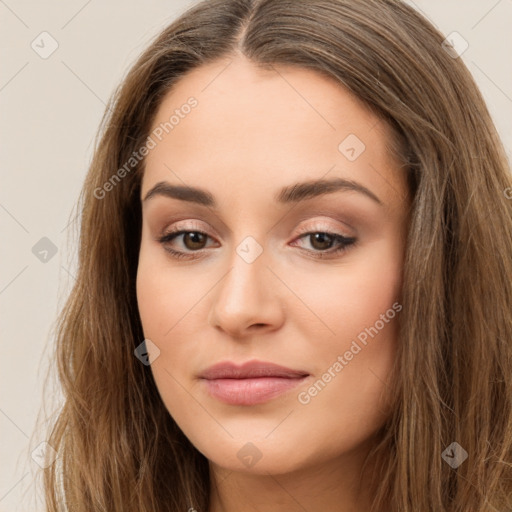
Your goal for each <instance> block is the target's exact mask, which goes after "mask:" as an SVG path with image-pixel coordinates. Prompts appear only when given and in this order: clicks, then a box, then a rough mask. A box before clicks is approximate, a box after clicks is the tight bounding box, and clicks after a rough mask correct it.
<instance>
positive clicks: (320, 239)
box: [158, 229, 357, 259]
mask: <svg viewBox="0 0 512 512" xmlns="http://www.w3.org/2000/svg"><path fill="white" fill-rule="evenodd" d="M179 239H181V248H180V249H175V248H173V247H171V245H172V244H175V243H176V241H177V240H179ZM209 239H211V237H210V236H209V235H208V234H206V233H204V232H203V231H199V230H194V229H189V230H185V229H175V230H173V231H170V232H168V233H165V234H164V235H162V236H161V237H159V238H158V242H159V243H161V244H162V246H163V247H164V249H165V250H166V251H167V252H168V253H170V254H171V256H172V257H173V258H176V259H184V258H187V259H196V258H199V257H201V255H202V254H201V253H202V251H203V249H205V248H206V247H207V243H208V240H209ZM303 239H305V240H307V241H309V243H310V245H311V247H312V249H304V248H303V249H302V250H303V251H305V252H307V253H308V254H309V255H311V256H312V257H314V258H329V257H335V256H337V255H340V254H342V253H344V252H345V251H347V250H348V248H349V247H350V246H353V245H355V244H356V242H357V239H356V238H355V237H347V236H344V235H342V234H340V233H332V232H329V231H309V232H305V233H303V234H301V236H300V237H299V238H298V240H303ZM293 245H296V243H294V244H292V246H293ZM194 253H198V254H194Z"/></svg>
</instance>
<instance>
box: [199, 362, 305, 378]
mask: <svg viewBox="0 0 512 512" xmlns="http://www.w3.org/2000/svg"><path fill="white" fill-rule="evenodd" d="M306 375H309V373H308V372H305V371H302V370H293V369H291V368H286V367H284V366H280V365H278V364H274V363H268V362H265V361H247V362H246V363H243V364H241V365H237V364H236V363H233V362H231V361H223V362H220V363H217V364H214V365H213V366H210V367H209V368H207V369H206V370H205V371H203V372H202V373H201V374H200V375H199V376H200V377H201V378H203V379H207V380H213V379H250V378H257V377H282V378H288V379H296V378H299V377H305V376H306Z"/></svg>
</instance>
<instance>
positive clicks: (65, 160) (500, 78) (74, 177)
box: [0, 0, 512, 512]
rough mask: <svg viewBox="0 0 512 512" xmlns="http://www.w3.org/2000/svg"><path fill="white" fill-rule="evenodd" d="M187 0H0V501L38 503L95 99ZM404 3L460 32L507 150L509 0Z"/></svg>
mask: <svg viewBox="0 0 512 512" xmlns="http://www.w3.org/2000/svg"><path fill="white" fill-rule="evenodd" d="M191 3H192V2H190V1H186V0H181V1H178V0H173V1H171V2H169V1H168V2H163V1H158V0H150V1H146V2H142V1H135V0H128V1H124V2H121V1H119V0H115V1H114V0H111V1H108V2H107V1H103V2H100V1H98V0H89V1H87V0H70V1H67V2H57V1H56V0H51V1H46V2H35V1H34V2H22V1H20V0H6V1H3V0H0V16H1V18H0V19H1V30H0V41H1V42H0V48H1V51H2V55H1V57H2V73H1V74H0V112H1V114H0V116H1V117H0V120H1V121H0V129H1V140H2V144H1V148H0V151H1V153H0V162H1V172H2V188H1V190H0V226H1V229H2V243H1V251H2V264H1V267H0V307H1V309H2V323H1V329H2V353H1V363H0V364H1V369H0V390H1V391H0V393H1V394H0V434H1V435H0V440H1V451H0V460H1V461H2V464H1V466H0V472H1V473H0V511H1V512H7V511H8V512H11V511H42V510H43V506H42V500H41V491H40V489H37V486H36V483H35V475H36V473H37V471H38V470H39V466H38V465H37V463H36V462H35V461H34V460H33V459H32V458H31V453H32V451H33V450H34V448H36V446H38V445H39V443H41V442H42V441H44V437H43V435H42V433H40V432H38V431H37V430H36V429H35V426H36V419H37V414H38V411H39V408H40V405H41V400H42V387H43V377H44V373H45V369H46V364H47V358H48V354H49V347H50V348H51V343H52V340H51V338H50V336H49V332H50V328H51V326H52V324H53V322H54V321H55V317H56V314H57V311H58V309H59V308H60V307H61V306H62V304H63V302H64V299H65V296H66V293H67V292H68V291H69V287H70V284H71V283H72V281H73V277H72V276H73V274H74V268H75V248H76V245H75V239H74V238H73V237H72V230H70V229H69V228H67V227H66V226H67V225H68V222H69V219H70V214H71V213H72V209H73V205H74V204H75V202H76V199H77V197H78V193H79V190H80V187H81V185H82V181H83V178H84V176H85V172H86V169H87V163H88V162H89V159H90V157H91V150H92V143H93V139H94V136H95V133H96V129H97V127H98V124H99V121H100V118H101V116H102V113H103V109H104V105H105V103H106V101H107V99H108V97H109V95H110V94H111V92H112V91H113V89H114V87H115V86H116V85H117V83H118V81H119V80H120V78H121V76H122V75H123V74H124V72H125V71H126V70H127V67H128V66H129V64H130V63H131V62H132V61H133V60H134V59H135V57H136V56H137V55H138V54H139V53H140V52H141V50H142V49H143V48H144V47H145V46H146V44H147V43H148V42H149V40H150V39H151V38H152V37H153V36H154V35H155V34H156V33H157V32H158V31H159V30H160V29H161V28H163V27H164V26H165V25H167V24H168V23H169V22H170V21H171V20H172V19H174V18H175V17H176V16H177V15H178V14H179V13H181V12H183V11H184V10H185V9H186V8H187V7H188V6H189V5H191ZM410 3H411V4H413V5H415V6H416V8H418V9H419V10H420V11H422V12H423V13H424V14H426V15H427V16H428V17H429V18H430V19H431V21H433V23H434V24H435V25H437V26H438V27H439V28H440V29H441V30H442V31H443V32H444V33H445V34H446V35H448V34H450V33H451V32H453V31H457V32H458V33H459V34H461V35H462V37H463V38H464V39H465V40H466V41H467V42H468V43H469V48H468V49H467V51H466V52H465V53H464V54H463V55H462V58H463V60H464V61H465V62H466V64H467V65H468V67H469V69H470V70H471V72H472V73H473V76H474V77H475V79H476V81H477V82H478V84H479V86H480V88H481V90H482V92H483V94H484V97H485V99H486V101H487V103H488V106H489V109H490V111H491V114H492V115H493V117H494V119H495V122H496V125H497V127H498V130H499V132H500V134H501V135H502V138H503V141H504V143H505V146H506V147H507V151H508V152H509V155H510V151H511V149H512V59H511V58H510V55H511V53H512V52H511V50H512V31H511V30H510V26H511V23H512V0H471V1H468V0H466V1H464V2H463V1H462V0H460V1H455V0H451V1H447V0H415V1H414V2H410ZM43 31H46V32H48V33H49V34H51V37H53V38H54V39H55V40H56V41H57V43H58V48H57V50H56V51H55V52H54V53H53V54H52V55H50V56H49V57H48V58H46V59H43V58H41V57H40V56H39V54H38V53H36V51H34V49H32V47H31V44H32V41H34V40H35V43H34V45H35V46H36V48H38V51H39V52H43V51H47V50H48V49H50V48H51V46H50V43H51V40H50V39H49V36H39V35H40V34H41V33H42V32H43ZM41 37H45V38H46V39H44V41H43V42H41ZM37 45H39V46H37ZM43 237H47V238H48V239H49V240H51V243H52V244H53V245H54V246H55V250H56V251H57V252H56V254H55V255H53V256H52V254H51V252H49V253H48V254H47V255H46V258H47V261H46V262H43V261H41V260H40V259H39V258H42V257H44V253H41V252H39V258H38V257H36V255H35V254H34V253H33V251H32V248H33V247H34V246H35V245H36V244H37V243H39V244H44V243H45V242H39V241H40V239H41V238H43ZM37 247H39V246H36V248H37ZM43 249H44V247H43V248H42V249H41V248H39V251H41V250H43ZM35 252H36V253H37V252H38V251H35ZM56 396H58V395H56ZM40 419H41V421H42V420H44V417H43V418H40ZM36 459H37V452H36Z"/></svg>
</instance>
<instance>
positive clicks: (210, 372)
mask: <svg viewBox="0 0 512 512" xmlns="http://www.w3.org/2000/svg"><path fill="white" fill-rule="evenodd" d="M308 377H309V373H308V372H305V371H302V370H294V369H291V368H286V367H284V366H280V365H276V364H274V363H267V362H262V361H249V362H247V363H244V364H242V365H236V364H235V363H232V362H230V361H228V362H223V363H219V364H216V365H214V366H211V367H210V368H208V369H207V370H205V371H204V372H203V373H201V375H200V379H201V381H202V382H203V383H204V385H205V387H206V390H207V392H208V393H209V394H210V396H212V397H213V398H215V399H217V400H220V401H221V402H224V403H226V404H230V405H256V404H261V403H264V402H268V401H270V400H272V399H273V398H276V397H278V396H280V395H282V394H284V393H286V392H287V391H290V390H291V389H293V388H295V387H296V386H298V385H300V384H301V383H303V382H304V381H305V380H306V379H307V378H308Z"/></svg>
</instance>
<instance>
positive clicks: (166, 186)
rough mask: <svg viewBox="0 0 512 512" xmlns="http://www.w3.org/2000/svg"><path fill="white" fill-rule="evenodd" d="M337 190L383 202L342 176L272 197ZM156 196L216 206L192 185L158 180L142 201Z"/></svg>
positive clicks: (293, 198)
mask: <svg viewBox="0 0 512 512" xmlns="http://www.w3.org/2000/svg"><path fill="white" fill-rule="evenodd" d="M338 191H354V192H359V193H361V194H364V195H365V196H367V197H369V198H370V199H372V200H373V201H375V202H376V203H377V204H379V205H382V204H383V203H382V201H381V200H380V199H379V198H378V197H377V196H376V195H375V194H374V193H373V192H372V191H371V190H369V189H368V188H366V187H365V186H364V185H361V184H360V183H358V182H357V181H353V180H347V179H344V178H334V179H331V180H324V179H320V180H311V181H304V182H301V183H295V184H293V185H288V186H286V187H283V188H282V189H281V190H280V191H279V192H278V193H277V194H276V195H275V196H274V199H275V201H276V202H278V203H281V204H289V203H297V202H299V201H303V200H305V199H311V198H313V197H318V196H321V195H324V194H332V193H334V192H338ZM157 196H163V197H168V198H172V199H179V200H181V201H187V202H190V203H197V204H200V205H203V206H208V207H211V208H217V202H216V200H215V198H214V196H213V195H212V194H211V193H210V192H208V191H207V190H204V189H202V188H198V187H192V186H188V185H172V184H171V183H168V182H166V181H160V182H158V183H157V184H156V185H155V186H154V187H153V188H151V189H150V190H149V191H148V193H147V194H146V197H145V198H144V199H143V202H144V203H145V202H146V201H148V200H150V199H152V198H154V197H157Z"/></svg>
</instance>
